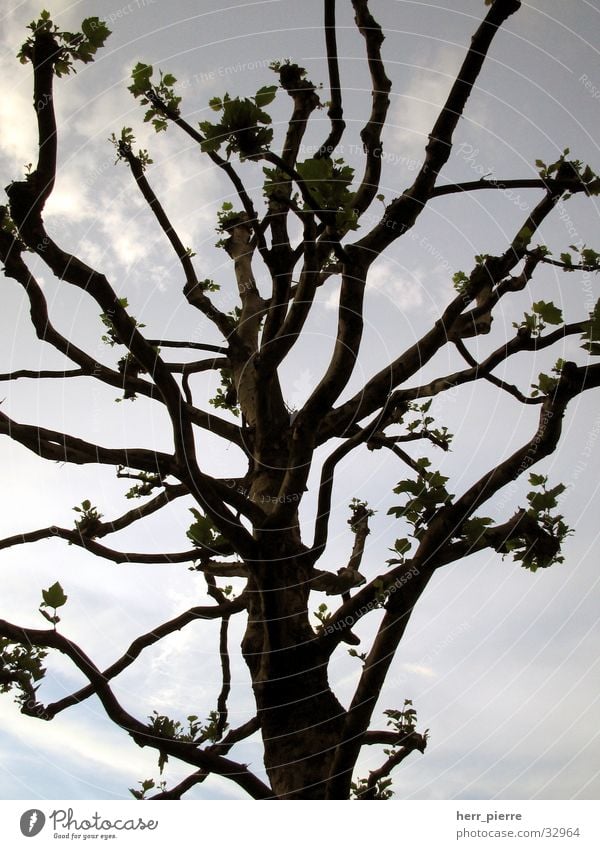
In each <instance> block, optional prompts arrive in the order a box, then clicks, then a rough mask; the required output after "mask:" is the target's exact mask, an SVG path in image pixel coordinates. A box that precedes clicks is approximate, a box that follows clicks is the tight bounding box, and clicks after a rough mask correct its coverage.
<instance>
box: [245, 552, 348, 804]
mask: <svg viewBox="0 0 600 849" xmlns="http://www.w3.org/2000/svg"><path fill="white" fill-rule="evenodd" d="M281 542H283V541H282V540H281ZM277 548H279V556H275V549H277ZM269 549H270V551H271V556H270V557H265V558H264V560H263V562H261V563H260V564H258V566H257V567H256V569H254V570H253V571H254V572H255V574H256V579H255V580H251V581H250V582H249V585H248V592H249V598H250V603H249V609H248V627H247V631H246V635H245V637H244V640H243V642H242V651H243V654H244V658H245V660H246V663H247V664H248V667H249V669H250V674H251V676H252V685H253V689H254V695H255V699H256V705H257V709H258V717H259V720H260V724H261V732H262V737H263V742H264V749H265V767H266V769H267V773H268V775H269V779H270V781H271V786H272V787H273V791H274V795H275V796H276V798H279V799H323V798H324V790H325V783H326V781H327V778H328V775H329V772H330V769H331V764H332V760H333V755H334V752H335V747H336V745H337V743H338V742H339V738H340V734H341V730H342V723H343V718H344V715H345V711H344V709H343V707H342V706H341V705H340V703H339V702H338V700H337V699H336V697H335V696H334V694H333V693H332V691H331V689H330V687H329V682H328V678H327V662H326V658H325V657H324V656H320V653H319V652H318V651H317V648H316V640H315V632H314V631H313V629H312V627H311V626H310V623H309V619H308V595H309V586H310V584H309V577H310V575H309V570H308V568H306V567H305V566H303V564H302V562H301V556H298V555H296V556H289V557H286V556H285V553H284V552H285V547H284V545H278V544H277V541H275V540H271V541H270V544H269ZM257 587H259V588H260V589H258V590H257Z"/></svg>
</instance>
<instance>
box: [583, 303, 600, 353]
mask: <svg viewBox="0 0 600 849" xmlns="http://www.w3.org/2000/svg"><path fill="white" fill-rule="evenodd" d="M581 338H582V339H583V342H584V343H583V345H582V346H581V347H582V348H583V349H584V350H586V351H587V352H588V353H589V354H591V355H592V356H599V355H600V299H599V300H598V301H596V305H595V307H594V309H593V310H592V312H591V313H590V317H589V321H587V322H586V327H585V330H584V332H583V333H582V335H581Z"/></svg>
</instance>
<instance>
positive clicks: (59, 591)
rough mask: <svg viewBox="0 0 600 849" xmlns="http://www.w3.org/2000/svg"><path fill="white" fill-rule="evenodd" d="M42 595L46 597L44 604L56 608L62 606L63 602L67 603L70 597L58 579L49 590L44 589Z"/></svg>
mask: <svg viewBox="0 0 600 849" xmlns="http://www.w3.org/2000/svg"><path fill="white" fill-rule="evenodd" d="M42 597H43V599H44V601H43V604H44V605H45V606H46V607H53V608H54V609H55V610H56V608H57V607H62V606H63V604H66V601H67V598H68V596H66V595H65V593H64V590H63V588H62V587H61V585H60V584H59V582H58V581H56V583H54V584H52V586H51V587H49V588H48V589H47V590H42ZM42 612H43V611H42Z"/></svg>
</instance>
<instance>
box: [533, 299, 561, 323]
mask: <svg viewBox="0 0 600 849" xmlns="http://www.w3.org/2000/svg"><path fill="white" fill-rule="evenodd" d="M533 311H534V312H535V313H537V314H538V315H539V316H540V318H541V319H542V320H543V321H545V322H546V324H562V321H563V315H562V311H561V310H560V309H559V308H558V307H557V306H555V305H554V304H553V303H552V301H538V302H537V303H534V304H533Z"/></svg>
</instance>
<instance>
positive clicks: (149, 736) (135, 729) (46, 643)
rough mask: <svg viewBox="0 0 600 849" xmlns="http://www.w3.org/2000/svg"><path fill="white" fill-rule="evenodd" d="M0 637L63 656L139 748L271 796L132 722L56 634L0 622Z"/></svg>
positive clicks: (247, 778)
mask: <svg viewBox="0 0 600 849" xmlns="http://www.w3.org/2000/svg"><path fill="white" fill-rule="evenodd" d="M0 635H2V636H4V637H8V638H9V639H11V640H14V641H16V642H19V643H23V644H25V645H34V646H41V647H43V648H54V649H57V650H58V651H60V652H61V653H62V654H64V655H66V656H67V657H68V658H69V659H70V660H71V661H72V662H73V663H74V664H75V666H76V667H77V668H78V669H79V670H80V672H82V673H83V674H84V675H85V677H86V678H87V679H88V680H89V682H90V684H92V686H93V687H94V690H95V692H96V694H97V695H98V698H99V699H100V702H101V703H102V706H103V708H104V710H105V711H106V713H107V715H108V717H109V718H110V719H111V720H112V721H113V722H114V723H115V725H118V726H119V727H120V728H123V729H124V730H125V731H127V733H128V734H129V736H130V737H131V738H132V739H133V740H134V742H136V743H137V745H138V746H141V747H144V746H151V747H152V748H154V749H158V750H159V751H161V752H162V753H164V754H167V755H169V756H172V757H174V758H178V759H179V760H181V761H184V762H185V763H189V764H192V765H193V766H197V767H200V768H201V769H205V770H207V771H208V772H212V773H215V774H216V775H222V776H224V777H226V778H229V779H230V780H231V781H233V782H234V783H235V784H237V785H239V786H240V787H242V789H244V790H245V791H246V792H247V793H248V794H249V795H250V796H252V798H254V799H268V798H271V797H272V791H271V789H270V788H269V787H267V785H266V784H264V783H263V782H262V781H260V779H258V778H257V777H256V776H255V775H253V774H252V773H251V772H250V771H249V770H248V767H247V766H245V765H244V764H238V763H235V762H234V761H230V760H229V759H228V758H225V757H223V756H221V755H216V754H214V753H213V752H210V751H207V750H203V749H199V748H197V746H196V745H195V744H194V743H188V742H184V741H179V740H176V739H173V738H169V737H164V736H160V735H158V734H157V733H156V732H155V731H152V730H151V729H150V728H149V727H148V726H147V725H144V724H143V723H142V722H140V721H139V720H138V719H135V718H134V717H133V716H132V715H131V714H129V713H128V712H127V711H126V710H125V709H124V708H123V707H122V706H121V705H120V704H119V702H118V701H117V699H116V698H115V696H114V694H113V692H112V690H111V689H110V687H109V686H108V684H107V683H106V681H105V679H104V677H103V675H102V673H101V672H100V670H99V669H98V667H97V666H95V664H94V663H92V661H91V660H90V659H89V658H88V657H87V655H86V654H85V653H84V652H83V651H82V649H81V648H80V647H79V646H78V645H76V644H75V643H73V642H71V640H68V639H67V638H66V637H63V635H62V634H59V633H58V632H57V631H54V630H51V631H40V630H37V629H34V628H21V627H20V626H18V625H13V624H11V623H10V622H6V621H5V620H0Z"/></svg>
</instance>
